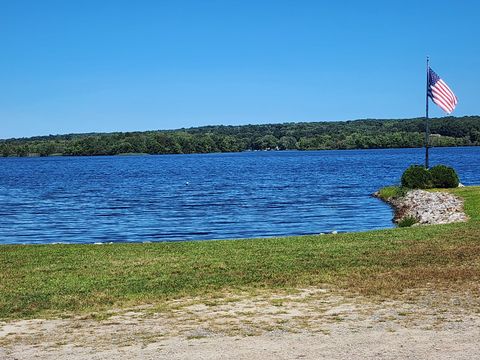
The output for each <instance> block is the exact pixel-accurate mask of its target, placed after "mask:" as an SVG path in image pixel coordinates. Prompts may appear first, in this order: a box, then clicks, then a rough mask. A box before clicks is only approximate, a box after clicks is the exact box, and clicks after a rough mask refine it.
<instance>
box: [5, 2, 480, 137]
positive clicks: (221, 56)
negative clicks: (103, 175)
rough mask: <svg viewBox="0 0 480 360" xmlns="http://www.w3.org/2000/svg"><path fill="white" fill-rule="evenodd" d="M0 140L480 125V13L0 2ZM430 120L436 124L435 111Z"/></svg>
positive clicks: (418, 5) (463, 9)
mask: <svg viewBox="0 0 480 360" xmlns="http://www.w3.org/2000/svg"><path fill="white" fill-rule="evenodd" d="M0 9H1V11H0V44H1V50H2V51H1V56H0V138H9V137H23V136H33V135H48V134H63V133H72V132H76V133H78V132H93V131H102V132H103V131H105V132H110V131H134V130H153V129H172V128H180V127H191V126H201V125H209V124H248V123H252V124H257V123H270V122H297V121H323V120H327V121H328V120H349V119H358V118H404V117H419V116H424V112H425V101H424V97H425V56H426V55H430V57H431V66H432V68H433V69H434V70H435V71H436V72H437V73H438V74H439V75H440V76H441V77H442V78H443V79H444V80H445V81H446V82H447V83H448V84H449V85H450V87H451V88H452V89H453V90H454V92H455V93H456V94H457V97H458V98H459V105H458V107H457V110H456V111H455V113H454V115H457V116H461V115H477V114H479V109H478V105H479V101H478V99H479V94H480V92H479V85H478V84H480V74H479V69H480V41H479V40H478V39H479V38H480V28H479V26H478V16H479V14H480V2H477V1H468V0H467V1H442V0H437V1H421V2H420V1H409V0H406V1H320V0H318V1H301V0H297V1H286V0H276V1H267V0H263V1H262V0H257V1H249V0H242V1H232V0H230V1H229V0H223V1H210V0H196V1H186V0H185V1H182V0H172V1H160V0H158V1H147V0H137V1H133V0H130V1H121V0H116V1H109V0H102V1H89V0H84V1H51V0H42V1H36V0H35V1H24V0H15V1H13V0H0ZM431 116H443V113H442V111H441V110H440V109H438V108H437V107H435V106H431Z"/></svg>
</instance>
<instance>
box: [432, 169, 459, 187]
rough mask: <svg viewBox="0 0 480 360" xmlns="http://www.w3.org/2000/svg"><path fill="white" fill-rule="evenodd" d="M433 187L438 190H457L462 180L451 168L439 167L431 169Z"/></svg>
mask: <svg viewBox="0 0 480 360" xmlns="http://www.w3.org/2000/svg"><path fill="white" fill-rule="evenodd" d="M430 175H431V176H432V185H433V187H436V188H456V187H458V184H459V182H460V180H459V179H458V175H457V173H456V172H455V170H454V169H453V168H451V167H449V166H445V165H437V166H434V167H432V168H431V169H430Z"/></svg>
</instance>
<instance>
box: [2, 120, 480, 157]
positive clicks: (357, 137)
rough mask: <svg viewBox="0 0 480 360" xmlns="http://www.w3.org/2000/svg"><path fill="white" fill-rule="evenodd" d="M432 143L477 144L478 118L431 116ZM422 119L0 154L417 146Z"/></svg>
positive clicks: (254, 128) (56, 142)
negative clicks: (433, 117)
mask: <svg viewBox="0 0 480 360" xmlns="http://www.w3.org/2000/svg"><path fill="white" fill-rule="evenodd" d="M430 131H431V134H432V136H431V145H432V146H478V145H480V117H479V116H466V117H445V118H437V119H431V121H430ZM424 132H425V120H424V119H423V118H417V119H405V120H398V119H394V120H376V119H366V120H355V121H336V122H308V123H307V122H303V123H284V124H266V125H239V126H224V125H218V126H203V127H196V128H189V129H179V130H159V131H145V132H124V133H118V132H117V133H90V134H68V135H49V136H38V137H31V138H17V139H6V140H0V155H1V156H4V157H7V156H50V155H65V156H68V155H71V156H88V155H90V156H91V155H118V154H128V153H142V154H192V153H211V152H238V151H248V150H252V151H253V150H335V149H379V148H408V147H421V146H423V145H424V141H425V134H424Z"/></svg>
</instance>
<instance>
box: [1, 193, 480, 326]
mask: <svg viewBox="0 0 480 360" xmlns="http://www.w3.org/2000/svg"><path fill="white" fill-rule="evenodd" d="M449 191H452V192H453V193H455V194H457V195H459V196H462V197H464V198H465V200H466V205H465V208H466V211H467V213H468V214H469V216H470V218H471V220H470V221H469V222H468V223H463V224H450V225H438V226H424V227H413V228H398V229H389V230H382V231H370V232H363V233H349V234H336V235H323V236H320V235H319V236H297V237H283V238H269V239H254V240H228V241H198V242H184V243H150V244H111V245H3V246H0V318H2V319H15V318H32V317H50V316H69V315H74V314H82V313H87V312H93V311H104V310H109V309H113V308H122V307H128V306H134V305H140V304H157V305H161V304H162V303H163V302H164V301H165V300H167V299H171V298H178V297H184V296H187V297H188V296H194V295H208V296H210V295H215V294H218V293H220V292H235V291H238V290H242V291H255V290H257V289H262V290H267V291H268V290H270V289H279V288H280V289H285V288H287V289H288V288H298V287H302V286H329V287H331V288H338V289H342V290H344V291H347V292H351V293H355V294H356V293H360V294H363V295H367V296H371V295H374V296H381V297H392V296H396V295H399V294H402V293H404V292H405V291H408V290H412V289H422V288H428V287H432V286H433V287H435V288H445V289H450V290H454V289H462V291H470V290H472V291H474V289H477V291H478V282H479V281H480V187H467V188H461V189H454V190H449Z"/></svg>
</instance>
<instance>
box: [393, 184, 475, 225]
mask: <svg viewBox="0 0 480 360" xmlns="http://www.w3.org/2000/svg"><path fill="white" fill-rule="evenodd" d="M386 201H387V203H389V204H390V205H392V206H393V208H394V209H395V216H394V218H393V221H394V222H395V223H399V222H400V221H402V220H403V219H405V218H409V217H413V218H415V219H416V220H417V224H415V225H426V224H449V223H454V222H464V221H467V220H468V216H467V215H466V214H465V212H464V210H463V200H462V199H460V198H458V197H456V196H455V195H452V194H449V193H446V192H428V191H425V190H410V191H408V192H407V194H406V195H405V196H403V197H400V198H390V199H387V200H386Z"/></svg>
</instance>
